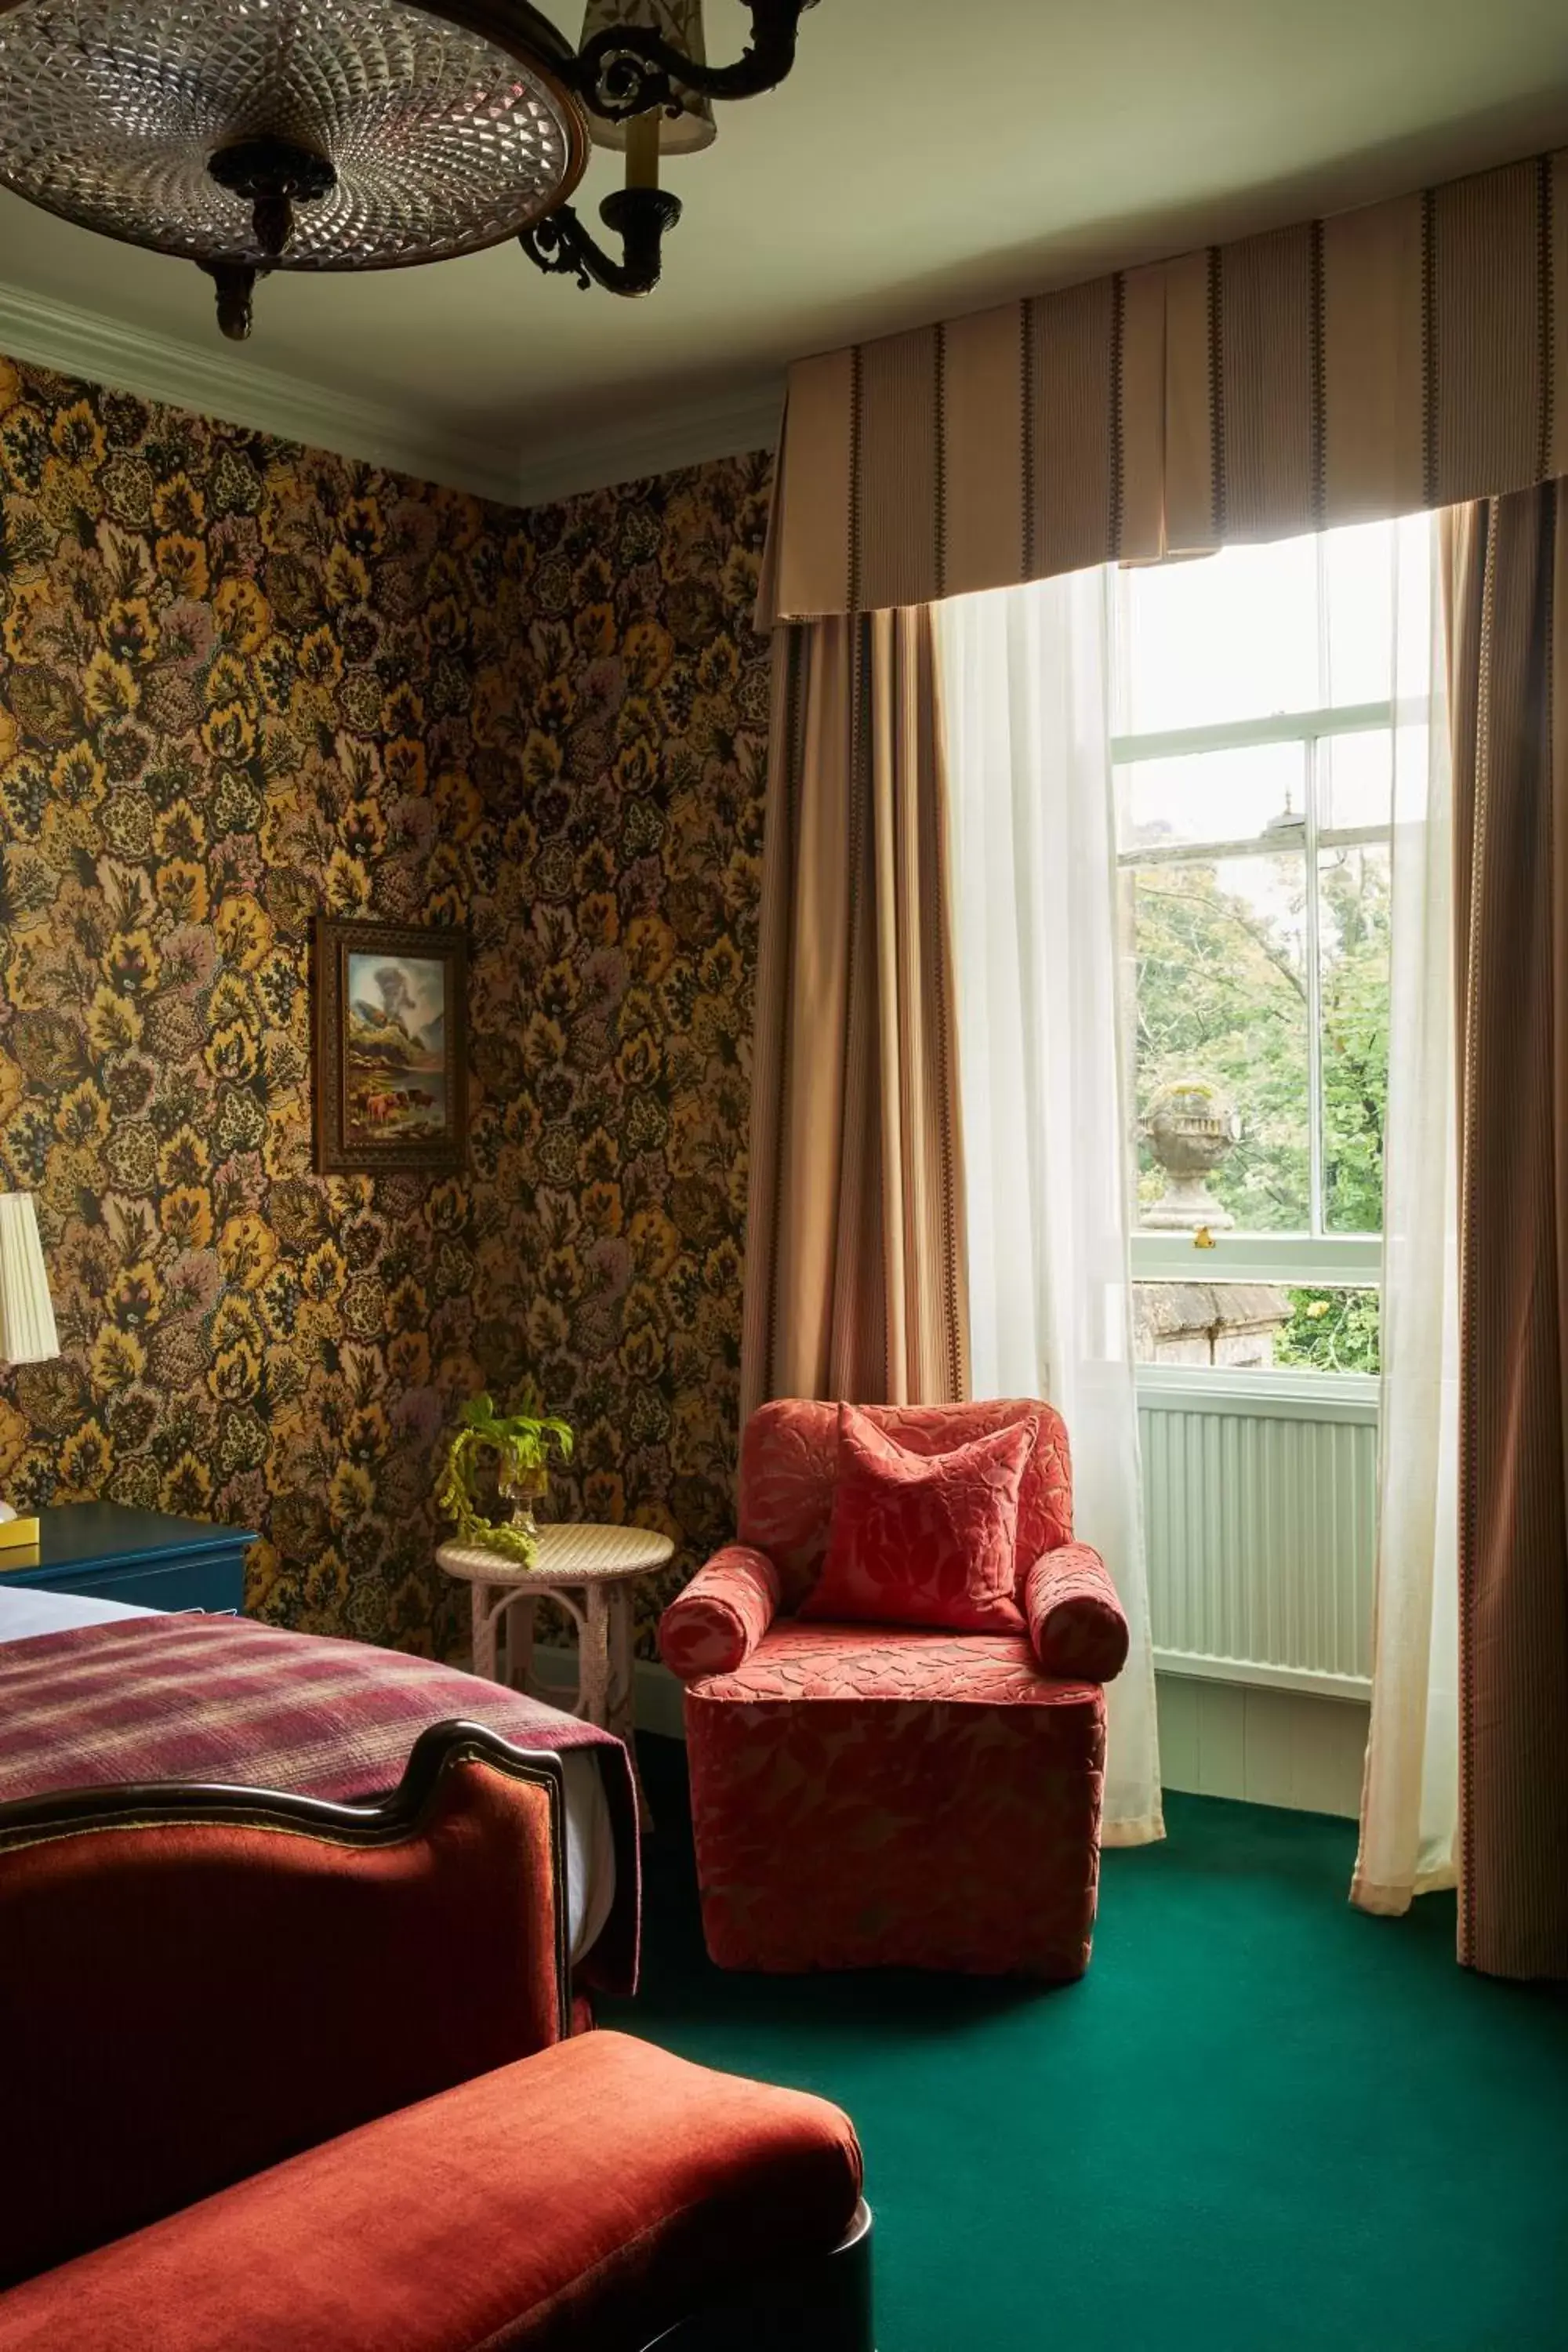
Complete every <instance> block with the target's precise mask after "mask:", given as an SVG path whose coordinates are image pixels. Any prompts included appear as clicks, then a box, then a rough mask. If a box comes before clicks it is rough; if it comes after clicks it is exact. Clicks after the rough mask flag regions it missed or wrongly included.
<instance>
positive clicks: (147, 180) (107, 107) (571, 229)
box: [0, 0, 815, 341]
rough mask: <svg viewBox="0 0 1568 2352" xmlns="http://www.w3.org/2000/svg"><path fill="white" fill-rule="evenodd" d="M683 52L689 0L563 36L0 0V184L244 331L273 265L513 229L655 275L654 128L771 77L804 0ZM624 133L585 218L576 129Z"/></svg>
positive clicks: (440, 13)
mask: <svg viewBox="0 0 1568 2352" xmlns="http://www.w3.org/2000/svg"><path fill="white" fill-rule="evenodd" d="M743 5H744V6H745V7H746V8H747V10H748V11H749V13H750V16H751V20H752V37H751V40H750V42H749V43H748V45H747V47H746V49H745V51H744V53H743V55H742V57H741V58H739V59H738V60H737V61H736V63H735V64H733V65H730V66H710V65H709V64H708V63H707V62H706V58H705V53H704V48H703V41H702V16H701V0H590V5H589V8H588V16H587V21H586V23H585V24H584V28H583V38H582V41H581V44H580V45H579V47H577V48H575V49H574V48H573V47H572V45H571V43H570V42H569V41H568V40H566V39H565V38H564V37H563V36H562V35H561V34H560V33H558V32H557V31H556V30H555V27H554V26H552V24H550V23H549V22H548V20H547V19H546V18H545V17H543V16H541V14H540V13H539V11H538V9H537V8H534V7H531V6H530V5H527V0H237V5H222V0H206V5H203V6H200V7H195V8H193V7H190V6H187V5H181V0H0V185H4V186H5V187H8V188H11V189H14V190H15V192H16V194H17V195H20V196H26V198H27V200H28V201H29V203H32V204H35V205H41V206H42V207H43V208H44V210H45V211H46V212H52V213H58V215H60V216H61V217H62V218H63V219H66V220H68V221H74V222H76V223H78V224H79V226H82V227H84V228H90V229H95V230H97V231H98V232H99V234H100V236H112V237H118V238H120V239H121V240H122V241H123V242H125V243H127V244H130V245H140V246H146V247H150V248H151V249H152V250H153V252H154V253H168V254H174V255H177V256H179V257H182V258H184V259H185V260H188V261H195V262H196V263H197V264H198V265H199V266H200V268H203V269H205V271H206V272H207V274H208V275H209V277H211V278H213V279H214V280H215V282H216V288H217V312H218V323H219V324H220V326H221V327H222V329H223V331H224V333H225V334H226V335H228V336H230V337H231V338H232V339H233V340H234V341H243V340H244V338H245V337H246V336H247V335H248V333H249V332H250V321H251V297H252V294H253V292H254V289H255V286H256V281H257V279H258V278H263V277H266V276H267V275H268V273H269V272H270V271H272V270H275V269H312V270H321V269H331V270H358V269H399V268H413V267H415V266H416V265H417V264H420V263H423V262H429V261H449V260H452V259H454V258H456V257H458V255H461V254H465V253H478V252H480V251H482V250H483V249H484V248H485V247H487V246H491V245H500V244H502V243H504V242H505V241H506V240H507V239H508V238H510V237H513V236H515V237H516V238H517V239H518V241H519V243H520V244H521V247H522V249H523V251H524V252H525V253H526V254H527V255H528V256H529V257H530V258H531V260H532V261H534V262H535V263H537V265H538V266H539V268H541V269H543V270H548V271H557V272H561V273H563V274H565V275H568V276H571V277H574V278H576V280H577V282H578V284H579V285H581V286H589V285H595V284H596V285H599V286H604V287H607V288H608V289H609V290H610V291H611V292H612V293H615V294H646V293H647V292H648V291H649V290H650V289H652V288H653V287H654V286H656V285H657V284H658V276H659V267H660V261H661V257H662V252H663V242H664V237H665V234H666V232H667V231H668V230H669V229H671V228H673V227H674V226H675V224H676V222H677V221H678V220H679V218H680V211H681V207H680V204H679V199H678V198H677V197H675V196H672V195H671V194H669V193H668V191H667V190H666V189H663V188H661V187H660V186H659V184H658V167H659V158H660V152H661V150H662V152H664V153H666V154H679V153H687V152H692V151H693V150H695V149H697V148H700V147H704V146H707V145H708V144H709V143H710V142H711V140H712V138H713V135H714V133H713V117H712V110H711V105H710V101H711V100H714V99H736V98H753V97H756V96H758V95H760V94H761V93H762V92H763V91H764V90H769V89H776V88H777V87H778V85H779V83H780V82H782V81H783V80H784V77H785V76H786V75H787V74H788V72H789V71H790V68H791V67H792V66H793V65H794V63H795V36H796V31H797V28H798V26H799V23H800V19H801V16H803V15H804V13H805V10H806V9H807V8H808V7H811V6H813V5H815V0H743ZM591 142H597V143H598V144H600V145H603V146H613V147H616V148H619V149H624V151H625V153H626V185H625V187H624V188H621V189H617V190H616V193H615V194H613V195H610V196H607V197H606V198H605V202H604V203H603V204H602V205H600V207H599V215H600V218H601V219H602V220H603V221H604V223H605V226H606V227H607V228H608V229H609V231H610V232H611V235H612V236H614V237H616V238H617V239H618V240H619V245H620V250H619V252H618V254H617V253H614V252H607V251H605V248H604V247H602V246H600V245H598V244H597V243H596V242H595V239H594V237H593V236H592V235H591V234H590V232H589V231H588V230H587V229H586V228H584V226H583V223H582V222H581V221H580V220H579V218H578V216H577V215H576V213H575V212H574V209H573V207H572V205H571V204H570V203H569V202H568V199H569V198H570V196H571V195H572V194H573V192H574V189H575V188H576V186H577V184H578V182H579V181H580V180H581V178H582V176H583V172H584V166H585V165H586V163H587V160H588V151H589V146H590V143H591Z"/></svg>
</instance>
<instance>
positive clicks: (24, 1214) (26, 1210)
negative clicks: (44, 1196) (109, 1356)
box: [0, 1192, 60, 1364]
mask: <svg viewBox="0 0 1568 2352" xmlns="http://www.w3.org/2000/svg"><path fill="white" fill-rule="evenodd" d="M59 1352H60V1343H59V1340H58V1337H57V1336H56V1332H55V1310H54V1307H53V1305H52V1304H51V1302H50V1298H49V1278H48V1276H47V1274H46V1273H45V1271H44V1253H43V1249H42V1247H41V1245H40V1244H39V1241H38V1216H37V1209H36V1207H35V1206H34V1202H33V1196H32V1194H31V1193H30V1192H0V1364H43V1363H47V1361H48V1360H49V1358H50V1357H51V1356H58V1354H59Z"/></svg>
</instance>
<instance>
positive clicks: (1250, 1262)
mask: <svg viewBox="0 0 1568 2352" xmlns="http://www.w3.org/2000/svg"><path fill="white" fill-rule="evenodd" d="M1320 562H1321V555H1320ZM1109 596H1110V603H1111V605H1112V611H1111V614H1110V616H1109V617H1110V627H1111V630H1112V632H1113V633H1114V631H1115V628H1116V619H1115V612H1114V600H1115V588H1114V584H1113V578H1112V584H1110V587H1109ZM1325 609H1326V608H1325V607H1324V605H1323V604H1322V601H1321V598H1320V604H1319V612H1320V616H1321V615H1322V614H1323V613H1324V611H1325ZM1418 715H1419V714H1417V713H1416V712H1415V711H1413V710H1408V711H1407V710H1405V709H1402V708H1401V707H1400V706H1399V705H1398V704H1396V703H1395V702H1394V701H1393V700H1392V699H1390V700H1386V701H1381V702H1362V703H1350V704H1342V705H1341V706H1339V707H1338V708H1334V709H1316V710H1296V711H1279V712H1271V713H1270V714H1268V716H1267V717H1264V718H1258V719H1229V720H1223V721H1220V722H1217V723H1215V724H1214V725H1212V726H1207V727H1180V728H1170V729H1164V730H1159V731H1152V732H1148V733H1142V734H1126V735H1113V736H1112V737H1111V740H1110V760H1111V765H1112V767H1113V768H1120V767H1131V766H1135V765H1136V764H1137V763H1138V762H1140V761H1145V760H1172V759H1189V758H1192V757H1194V755H1196V754H1199V753H1203V752H1207V751H1251V750H1254V749H1256V748H1257V747H1258V746H1260V745H1264V744H1278V743H1296V744H1299V745H1300V748H1301V793H1302V817H1301V829H1300V835H1299V836H1291V837H1289V839H1288V840H1282V839H1281V838H1280V837H1279V836H1278V835H1275V836H1270V835H1268V834H1256V835H1252V836H1250V837H1249V838H1248V839H1247V840H1242V841H1213V842H1210V841H1188V842H1179V843H1178V842H1173V843H1169V844H1164V843H1162V844H1154V845H1150V844H1144V845H1142V846H1136V847H1131V848H1128V849H1120V848H1119V849H1118V852H1117V866H1118V868H1119V869H1121V870H1132V869H1143V870H1147V869H1148V868H1149V867H1150V866H1192V865H1200V864H1208V863H1211V862H1214V861H1215V860H1217V859H1219V858H1223V857H1258V856H1268V855H1269V854H1270V853H1271V852H1273V853H1276V854H1277V853H1278V852H1279V851H1280V850H1281V849H1283V848H1287V847H1289V848H1291V849H1298V848H1299V850H1300V856H1301V858H1302V861H1303V865H1304V868H1305V887H1306V920H1305V926H1304V928H1305V934H1306V952H1307V971H1306V983H1307V1066H1308V1086H1309V1088H1310V1118H1309V1121H1308V1154H1309V1166H1308V1190H1309V1202H1310V1230H1309V1231H1308V1232H1305V1233H1250V1234H1248V1233H1226V1232H1220V1233H1215V1234H1212V1235H1211V1236H1210V1245H1208V1246H1204V1245H1201V1244H1199V1243H1198V1242H1197V1240H1196V1239H1195V1237H1194V1236H1193V1235H1191V1234H1173V1233H1141V1232H1140V1231H1139V1230H1138V1229H1137V1227H1136V1226H1134V1227H1133V1229H1132V1235H1131V1270H1132V1276H1133V1279H1134V1281H1138V1282H1192V1281H1194V1280H1204V1281H1209V1282H1280V1283H1289V1284H1294V1285H1299V1286H1309V1285H1315V1284H1321V1285H1324V1286H1330V1285H1339V1284H1343V1285H1345V1286H1348V1287H1351V1288H1353V1289H1358V1290H1370V1289H1375V1288H1379V1287H1381V1285H1382V1280H1383V1235H1382V1234H1334V1233H1330V1232H1328V1231H1326V1230H1325V1229H1324V1224H1323V1088H1322V1075H1323V1073H1322V971H1321V951H1320V944H1319V866H1318V854H1319V852H1320V850H1322V849H1340V848H1345V849H1352V848H1359V847H1363V846H1373V847H1384V848H1386V847H1387V846H1388V845H1389V844H1390V842H1391V839H1392V834H1393V813H1392V807H1391V809H1390V821H1389V823H1388V824H1381V825H1322V824H1320V822H1319V814H1320V811H1321V808H1322V806H1323V805H1324V801H1325V797H1326V793H1327V790H1328V782H1329V778H1328V757H1327V746H1328V745H1329V744H1330V743H1331V741H1332V740H1334V738H1335V737H1336V736H1342V735H1358V734H1373V733H1383V734H1387V735H1392V734H1393V732H1394V729H1395V727H1396V726H1398V725H1400V724H1403V723H1405V722H1406V721H1407V720H1409V719H1414V718H1416V717H1417V716H1418ZM1129 1076H1131V1072H1130V1073H1129ZM1150 1369H1152V1368H1150V1367H1142V1368H1141V1377H1142V1370H1150ZM1169 1369H1170V1370H1173V1371H1175V1370H1181V1371H1183V1372H1184V1374H1185V1375H1186V1376H1187V1377H1188V1378H1189V1379H1190V1378H1192V1377H1194V1376H1196V1377H1202V1376H1203V1368H1202V1367H1199V1366H1192V1367H1180V1368H1178V1367H1171V1368H1169ZM1246 1377H1247V1378H1248V1379H1249V1380H1250V1379H1251V1378H1253V1377H1254V1376H1253V1375H1251V1374H1248V1375H1246ZM1281 1377H1282V1378H1288V1379H1289V1380H1290V1381H1293V1382H1294V1381H1313V1382H1314V1384H1315V1383H1316V1382H1317V1381H1320V1380H1328V1379H1334V1378H1343V1379H1352V1380H1357V1381H1362V1380H1366V1379H1367V1378H1368V1375H1366V1374H1364V1373H1353V1374H1342V1375H1332V1374H1314V1373H1310V1372H1304V1371H1302V1372H1294V1371H1293V1372H1289V1373H1285V1374H1282V1375H1281Z"/></svg>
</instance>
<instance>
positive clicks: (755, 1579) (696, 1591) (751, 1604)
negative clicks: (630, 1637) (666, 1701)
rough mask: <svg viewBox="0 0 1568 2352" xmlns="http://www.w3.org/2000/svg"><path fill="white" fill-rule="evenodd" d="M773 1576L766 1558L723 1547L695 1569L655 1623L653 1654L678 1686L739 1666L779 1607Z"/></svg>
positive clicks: (775, 1574)
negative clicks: (656, 1634)
mask: <svg viewBox="0 0 1568 2352" xmlns="http://www.w3.org/2000/svg"><path fill="white" fill-rule="evenodd" d="M779 1590H780V1588H779V1572H778V1570H777V1569H776V1568H775V1567H774V1566H773V1561H772V1560H771V1559H769V1558H768V1556H767V1554H766V1552H763V1551H756V1550H754V1549H752V1546H751V1545H750V1544H726V1545H725V1546H724V1548H723V1549H722V1550H721V1551H716V1552H715V1553H714V1555H713V1557H712V1559H710V1561H709V1562H708V1563H707V1565H706V1567H704V1568H700V1569H699V1570H698V1571H697V1573H696V1575H695V1576H694V1577H693V1578H692V1580H691V1581H690V1583H689V1585H688V1586H687V1588H686V1590H685V1591H684V1592H682V1593H680V1594H679V1595H678V1596H677V1598H676V1599H675V1600H674V1601H671V1602H670V1604H669V1607H668V1609H667V1610H666V1611H665V1612H664V1614H663V1616H662V1617H661V1618H660V1619H659V1621H658V1653H659V1655H660V1657H661V1658H662V1659H663V1660H664V1663H665V1664H666V1665H667V1666H668V1668H669V1671H670V1673H671V1674H672V1675H678V1676H679V1679H680V1680H681V1681H682V1682H683V1683H689V1682H694V1681H696V1679H697V1677H698V1676H699V1675H732V1674H733V1673H734V1671H735V1669H736V1667H737V1666H742V1665H744V1664H745V1662H746V1660H747V1659H748V1658H749V1657H750V1656H751V1654H752V1651H753V1650H754V1649H755V1648H756V1646H757V1643H759V1642H760V1641H761V1640H762V1638H763V1634H764V1633H766V1632H767V1630H768V1627H769V1626H770V1625H771V1624H772V1623H773V1617H774V1614H775V1612H777V1609H778V1605H779Z"/></svg>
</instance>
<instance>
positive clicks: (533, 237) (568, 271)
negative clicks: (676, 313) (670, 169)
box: [517, 188, 681, 295]
mask: <svg viewBox="0 0 1568 2352" xmlns="http://www.w3.org/2000/svg"><path fill="white" fill-rule="evenodd" d="M680 209H681V207H680V199H679V196H672V195H671V194H669V192H668V189H666V188H617V189H616V192H615V194H613V195H609V196H606V197H605V201H604V203H603V204H602V205H600V206H599V218H600V219H601V220H602V221H603V222H604V224H605V227H606V228H607V229H610V230H612V231H613V232H614V233H615V234H616V236H619V238H620V240H621V259H620V260H619V261H617V260H616V258H615V257H614V256H613V255H611V254H608V253H606V252H605V249H604V247H602V246H600V245H598V244H596V243H595V239H594V237H593V236H592V235H591V233H590V232H589V231H588V230H587V229H585V228H584V226H583V224H582V222H581V220H579V218H578V216H577V214H576V212H575V210H574V207H573V206H572V205H557V206H556V208H555V210H554V211H553V212H552V213H547V214H546V215H545V216H544V218H543V219H542V220H540V221H534V222H532V223H531V225H530V226H528V227H527V228H525V229H522V230H520V232H519V234H518V240H517V241H518V243H519V245H521V247H522V249H523V251H524V253H526V254H527V256H528V257H529V259H530V260H531V262H533V263H534V264H535V265H536V267H537V268H540V269H542V270H544V271H545V272H546V274H547V275H549V276H552V277H557V276H558V277H563V278H575V279H576V281H577V283H578V285H579V286H580V287H581V288H582V289H583V290H584V293H585V292H586V291H587V289H588V288H589V287H590V286H602V287H604V289H605V291H606V292H607V293H610V294H626V295H635V294H651V293H652V291H653V289H654V288H655V287H656V286H657V285H658V278H659V271H660V269H661V268H662V267H663V261H664V250H663V248H664V234H665V231H666V230H667V229H671V228H673V227H674V226H675V224H676V222H677V221H678V220H679V218H680Z"/></svg>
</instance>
